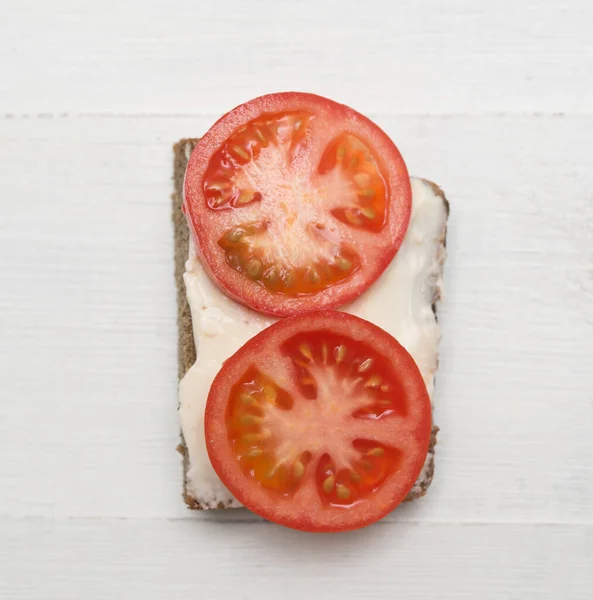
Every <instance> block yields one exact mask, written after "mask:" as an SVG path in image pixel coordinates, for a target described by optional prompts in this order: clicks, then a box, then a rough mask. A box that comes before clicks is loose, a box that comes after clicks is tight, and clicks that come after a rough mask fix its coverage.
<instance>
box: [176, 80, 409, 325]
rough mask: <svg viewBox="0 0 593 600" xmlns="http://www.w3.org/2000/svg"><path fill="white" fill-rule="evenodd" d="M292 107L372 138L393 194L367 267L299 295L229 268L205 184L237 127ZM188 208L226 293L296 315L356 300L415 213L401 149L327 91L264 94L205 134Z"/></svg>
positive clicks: (191, 171)
mask: <svg viewBox="0 0 593 600" xmlns="http://www.w3.org/2000/svg"><path fill="white" fill-rule="evenodd" d="M289 110H309V111H312V112H314V113H315V114H318V115H319V116H320V120H321V119H324V118H325V119H326V120H328V121H332V120H333V121H334V122H336V123H340V124H342V125H341V126H342V127H343V128H344V130H345V131H353V132H355V133H356V134H357V135H358V136H359V137H360V138H361V139H362V140H364V141H365V142H366V143H368V145H369V147H371V148H372V149H373V150H374V151H375V154H376V156H377V159H378V161H379V162H380V166H381V168H382V171H383V172H384V173H385V175H386V188H387V192H388V198H389V218H388V220H387V222H386V224H385V227H384V228H383V231H382V232H381V233H377V234H376V235H375V238H371V237H369V236H367V237H366V238H364V240H363V241H362V242H361V245H360V247H358V248H357V250H358V252H359V254H360V255H361V258H362V260H363V262H364V265H363V268H361V269H360V271H359V272H357V273H355V274H354V275H353V276H352V277H349V278H348V279H346V280H345V281H342V282H339V283H335V284H332V285H330V286H329V287H326V288H325V289H323V290H321V291H318V292H316V293H311V294H307V295H305V294H302V295H295V296H289V295H281V294H274V293H271V292H269V291H268V290H266V289H265V288H264V287H262V286H260V285H257V284H255V283H254V282H252V281H249V280H247V279H246V278H245V276H243V275H242V274H240V273H237V272H235V271H233V270H232V269H231V268H230V267H229V265H228V264H227V262H225V259H224V254H223V252H222V251H221V248H220V247H219V245H218V243H217V240H216V239H214V237H213V236H214V229H215V227H214V226H213V222H214V221H213V219H214V217H213V216H212V215H211V214H209V211H208V210H206V204H207V203H206V200H205V195H204V189H203V182H204V178H205V174H206V172H207V169H208V166H209V160H210V158H211V157H212V156H213V155H214V154H215V153H216V152H217V151H218V150H219V149H220V148H221V146H222V145H223V144H224V143H225V141H226V140H227V139H228V137H229V135H230V134H231V133H232V132H234V131H236V130H237V129H238V128H240V127H241V126H243V125H244V124H245V123H246V122H249V121H251V120H253V119H256V118H257V117H259V116H261V115H262V114H267V113H274V112H278V111H289ZM336 127H337V125H336ZM183 209H184V212H185V214H186V217H187V222H188V226H189V228H190V231H191V232H192V235H193V239H194V241H195V242H196V244H195V245H196V250H197V253H198V255H199V257H200V259H201V262H202V264H203V266H204V268H205V270H206V272H207V273H208V275H209V276H210V277H211V278H212V280H213V281H215V282H216V284H217V285H218V286H219V287H220V288H221V289H222V290H223V291H224V292H225V294H227V295H228V296H229V297H231V298H233V299H234V300H236V301H237V302H239V303H241V304H244V305H246V306H248V307H250V308H252V309H254V310H256V311H258V312H261V313H264V314H270V315H276V316H291V315H296V314H299V313H304V312H310V311H314V310H323V309H332V308H337V307H339V306H342V305H344V304H346V303H348V302H350V301H352V300H354V299H355V298H356V297H358V296H359V295H360V294H361V293H362V292H364V291H365V290H366V289H367V288H368V287H369V286H370V285H371V284H372V283H373V282H374V281H376V279H377V278H378V277H379V276H380V275H381V274H382V273H383V271H384V270H385V269H386V268H387V266H388V265H389V263H390V262H391V260H392V259H393V257H394V256H395V254H396V253H397V251H398V249H399V247H400V245H401V243H402V241H403V238H404V236H405V233H406V231H407V228H408V224H409V220H410V214H411V187H410V179H409V175H408V172H407V169H406V166H405V163H404V161H403V159H402V157H401V154H400V153H399V151H398V149H397V148H396V146H395V145H394V144H393V142H392V141H391V140H390V138H389V137H388V136H387V135H386V134H385V133H384V132H383V131H382V130H381V129H380V128H379V127H378V126H377V125H375V124H374V123H373V122H372V121H370V120H369V119H368V118H366V117H364V116H363V115H361V114H360V113H358V112H356V111H354V110H353V109H351V108H349V107H347V106H344V105H341V104H338V103H336V102H333V101H332V100H329V99H327V98H323V97H321V96H317V95H314V94H306V93H301V92H283V93H276V94H269V95H266V96H261V97H258V98H255V99H254V100H251V101H249V102H247V103H245V104H242V105H240V106H238V107H236V108H234V109H233V110H231V111H229V112H228V113H226V114H225V115H224V116H222V117H221V118H220V119H219V120H218V121H217V122H216V123H215V124H214V125H213V126H212V127H211V129H210V130H209V131H208V132H207V133H206V134H205V135H204V136H203V137H202V138H201V140H200V141H199V143H198V144H197V146H196V148H195V150H194V152H193V153H192V155H191V157H190V160H189V163H188V167H187V170H186V174H185V182H184V205H183ZM210 212H211V211H210Z"/></svg>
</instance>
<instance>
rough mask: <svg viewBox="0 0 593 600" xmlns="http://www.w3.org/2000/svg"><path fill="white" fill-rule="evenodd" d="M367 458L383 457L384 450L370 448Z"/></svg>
mask: <svg viewBox="0 0 593 600" xmlns="http://www.w3.org/2000/svg"><path fill="white" fill-rule="evenodd" d="M366 454H367V456H383V454H385V450H384V449H383V448H378V447H377V448H372V449H371V450H369V451H368V452H367V453H366Z"/></svg>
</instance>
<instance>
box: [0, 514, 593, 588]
mask: <svg viewBox="0 0 593 600" xmlns="http://www.w3.org/2000/svg"><path fill="white" fill-rule="evenodd" d="M0 529H1V530H2V532H3V541H4V543H3V544H2V545H0V596H2V597H6V598H10V599H11V600H33V599H39V598H43V599H44V600H52V599H55V600H70V599H72V600H79V599H80V598H85V599H87V600H92V599H94V598H97V599H103V598H111V597H125V598H144V599H146V600H150V599H152V598H154V599H157V598H169V597H172V596H176V597H177V596H181V595H183V596H185V595H189V596H192V597H197V598H208V599H210V600H217V599H221V600H223V599H224V600H226V599H228V598H276V597H278V595H279V594H281V596H282V598H284V599H286V600H291V599H295V600H297V599H301V598H304V597H305V598H306V597H312V598H319V599H321V598H335V597H336V593H338V594H339V597H340V598H341V599H343V600H347V599H349V598H369V599H373V598H376V599H379V598H410V599H413V598H416V599H422V600H430V599H433V598H434V599H437V598H438V599H439V600H443V599H445V600H446V599H448V598H451V599H454V600H463V599H467V600H475V599H476V598H480V599H481V600H488V599H493V600H494V599H497V600H498V599H500V598H508V599H517V600H519V599H522V598H538V599H542V600H544V599H546V598H550V599H554V600H556V599H557V598H563V599H564V600H577V599H583V600H585V599H586V600H588V599H589V598H590V597H591V589H592V586H593V571H592V570H591V568H590V566H591V556H592V552H593V528H592V527H591V526H588V527H576V526H558V527H539V526H534V525H503V524H500V525H488V526H486V525H467V526H464V527H459V526H455V525H445V524H432V525H428V524H423V525H419V524H403V523H397V524H390V525H388V526H385V525H383V526H381V525H377V526H374V527H371V528H369V529H366V530H362V531H359V532H353V533H349V534H339V535H326V536H311V535H306V534H301V533H297V532H294V531H289V530H286V529H282V528H280V527H276V526H273V525H266V524H262V525H259V526H258V525H253V524H243V525H239V524H233V525H221V524H219V525H215V524H205V523H195V522H179V521H177V522H168V521H129V520H123V521H121V520H115V521H97V520H82V521H78V520H67V521H47V520H37V519H29V520H23V521H20V520H4V521H0Z"/></svg>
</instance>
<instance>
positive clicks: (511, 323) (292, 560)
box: [0, 0, 593, 600]
mask: <svg viewBox="0 0 593 600" xmlns="http://www.w3.org/2000/svg"><path fill="white" fill-rule="evenodd" d="M592 6H593V5H592V4H591V2H590V1H589V0H566V1H564V2H559V1H545V0H525V1H524V2H516V1H515V0H512V1H511V0H499V1H498V2H490V1H488V2H481V1H479V0H474V1H470V0H465V1H463V0H457V1H451V2H439V1H438V0H430V1H429V0H401V1H400V2H391V1H388V0H385V1H384V2H370V1H367V2H362V1H360V0H357V1H356V2H349V1H348V0H341V1H329V2H328V1H323V0H315V1H312V2H303V1H301V2H299V1H297V0H293V1H292V2H281V1H280V0H276V1H274V0H250V1H247V2H241V1H240V0H226V2H215V1H205V0H202V1H200V0H175V1H174V2H173V1H167V0H160V1H159V0H133V1H128V2H121V1H119V0H101V1H100V2H92V1H91V0H53V1H52V2H49V1H46V0H26V1H25V0H19V1H18V2H16V1H13V0H0V202H1V212H0V257H1V259H0V340H1V344H0V377H1V379H0V383H1V392H0V457H1V458H0V597H1V598H3V599H4V598H6V599H10V600H20V599H27V600H31V599H39V600H48V599H59V600H67V599H76V600H80V599H85V600H87V599H94V598H122V599H126V600H128V599H134V598H141V599H142V600H150V599H162V598H182V597H183V598H186V597H187V598H204V599H210V598H212V599H215V600H218V599H227V598H237V599H238V598H259V599H264V598H266V599H267V598H277V597H279V598H283V599H288V600H291V599H301V598H338V597H339V598H340V599H342V600H345V599H347V598H368V599H370V598H381V599H391V598H394V599H395V598H401V599H404V598H417V599H422V600H427V599H431V598H447V599H448V598H451V599H456V600H458V599H464V598H467V599H472V600H474V599H475V600H481V599H490V598H496V599H499V598H518V599H519V598H520V599H522V600H523V599H532V598H554V599H562V600H565V599H570V600H572V599H576V598H583V599H584V598H587V599H590V598H591V597H593V434H592V429H593V359H592V352H593V158H592V150H593V36H592V34H591V31H592V23H593V8H592ZM289 89H297V90H304V91H312V92H316V93H319V94H322V95H326V96H329V97H331V98H334V99H336V100H339V101H342V102H345V103H347V104H350V105H351V106H353V107H355V108H357V109H358V110H360V111H362V112H365V113H366V114H368V115H369V116H371V117H372V118H374V119H375V120H376V121H377V122H378V123H379V124H380V125H381V126H382V127H383V128H385V130H386V131H387V132H388V133H389V134H390V135H391V136H392V137H393V139H394V140H395V142H396V143H397V145H398V146H399V148H400V149H401V151H402V152H403V154H404V157H405V158H406V161H407V163H408V166H409V168H410V171H411V172H412V173H413V174H416V175H420V176H424V177H428V178H430V179H433V180H435V181H437V182H438V183H439V184H440V185H442V186H443V187H444V189H445V190H446V192H447V194H448V196H449V198H450V200H451V204H452V215H451V221H450V233H449V248H450V257H449V261H448V263H447V267H446V283H447V290H448V293H447V298H446V303H445V304H444V306H443V307H442V310H441V320H442V323H443V327H444V339H443V344H442V355H441V370H440V372H439V376H438V380H437V394H436V402H437V406H438V409H437V414H436V418H437V421H438V423H439V425H440V426H441V429H442V431H441V434H440V437H439V446H438V452H437V472H436V478H435V481H434V483H433V486H432V487H431V489H430V492H429V494H428V496H427V497H426V498H424V499H423V500H421V501H418V502H415V503H413V504H410V505H407V506H404V507H402V508H401V509H400V510H398V511H396V513H395V514H394V515H392V516H391V517H390V518H389V519H387V521H386V522H383V523H381V524H378V525H376V526H374V527H371V528H368V529H366V530H363V531H360V532H356V533H350V534H343V535H334V536H311V535H305V534H299V533H295V532H292V531H289V530H284V529H282V528H279V527H276V526H273V525H269V524H265V523H262V522H257V521H256V520H255V519H254V518H253V517H251V516H250V515H248V514H246V513H243V512H241V511H239V512H232V513H230V514H225V515H215V514H194V513H190V512H188V511H187V510H186V509H185V508H184V505H183V504H182V502H181V499H180V478H181V464H180V458H179V456H178V455H177V454H176V453H175V445H176V443H177V435H178V434H177V431H178V426H177V415H176V386H177V380H176V323H175V317H176V307H175V290H174V282H173V274H172V273H173V243H172V225H171V220H170V201H169V194H170V192H171V188H172V183H171V159H172V155H171V145H172V144H173V143H174V142H175V141H176V140H177V139H178V138H180V137H182V136H196V135H199V134H201V133H203V132H204V131H205V130H206V129H207V128H208V127H209V126H210V125H211V124H212V123H213V121H214V120H215V119H216V118H217V117H218V116H220V115H221V114H222V113H223V112H225V111H227V110H229V109H230V108H232V107H233V106H235V105H236V104H239V103H240V102H243V101H245V100H247V99H249V98H251V97H254V96H256V95H259V94H262V93H268V92H272V91H284V90H289Z"/></svg>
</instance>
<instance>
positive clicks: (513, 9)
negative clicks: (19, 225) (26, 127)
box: [0, 0, 593, 175]
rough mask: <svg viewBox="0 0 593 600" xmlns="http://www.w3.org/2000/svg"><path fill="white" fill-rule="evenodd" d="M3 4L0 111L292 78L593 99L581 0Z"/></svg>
mask: <svg viewBox="0 0 593 600" xmlns="http://www.w3.org/2000/svg"><path fill="white" fill-rule="evenodd" d="M2 4H3V5H5V6H6V9H5V10H2V19H0V56H2V57H3V58H4V59H5V60H3V61H0V113H12V114H21V113H61V112H75V113H76V112H87V113H88V112H92V113H105V112H107V113H117V114H120V113H133V114H138V113H144V114H153V113H163V112H164V113H167V114H178V113H179V112H182V113H191V114H196V113H197V114H206V113H207V114H210V115H211V116H213V117H217V116H219V115H220V114H221V113H223V112H225V111H227V110H229V109H230V108H232V107H233V106H235V105H237V104H239V103H241V102H244V101H246V100H248V99H249V98H252V97H254V96H257V95H260V94H263V93H269V92H271V91H284V90H288V89H296V90H300V91H312V92H317V93H320V94H322V95H326V96H329V97H330V98H334V99H335V100H339V101H343V102H345V103H346V104H349V105H351V106H354V107H356V108H357V109H359V110H361V111H363V112H366V113H369V114H381V113H386V112H388V113H393V112H396V113H406V114H410V113H414V114H423V113H430V114H435V113H438V114H448V113H464V114H467V113H472V114H483V113H484V112H590V110H591V106H592V105H593V87H592V86H591V73H592V72H593V37H592V36H591V22H592V21H593V5H592V4H591V2H590V1H589V0H567V1H564V2H558V1H557V0H527V1H524V2H515V1H514V0H499V1H498V2H485V1H478V2H469V1H467V0H453V1H449V2H438V1H435V0H401V1H399V2H390V1H389V0H372V1H369V2H360V1H359V0H324V1H323V2H319V1H318V0H297V1H293V2H276V1H274V0H251V1H249V2H245V1H242V0H232V1H228V2H214V1H200V2H196V1H195V0H176V1H175V2H172V1H170V0H133V1H128V2H125V3H122V2H119V1H118V0H102V1H101V2H93V1H92V0H83V1H80V0H58V1H53V2H47V1H46V0H27V1H25V0H21V1H19V2H9V1H8V0H3V1H2ZM185 135H187V132H186V133H185ZM429 175H430V174H429Z"/></svg>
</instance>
